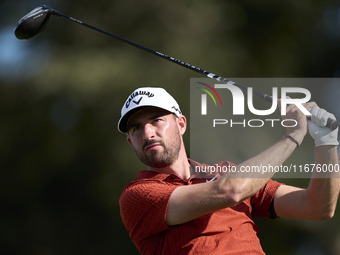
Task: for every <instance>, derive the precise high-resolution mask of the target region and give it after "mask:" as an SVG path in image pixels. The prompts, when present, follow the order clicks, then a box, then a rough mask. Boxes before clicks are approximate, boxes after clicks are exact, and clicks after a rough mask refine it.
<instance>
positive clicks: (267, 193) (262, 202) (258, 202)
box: [250, 180, 283, 218]
mask: <svg viewBox="0 0 340 255" xmlns="http://www.w3.org/2000/svg"><path fill="white" fill-rule="evenodd" d="M281 185H283V184H282V183H279V182H277V181H273V180H269V181H268V182H267V184H266V185H265V186H263V188H262V189H260V190H259V191H258V192H257V193H256V194H255V195H254V196H252V197H251V200H250V203H251V205H252V213H251V214H252V216H253V217H266V218H270V217H269V214H268V212H269V207H270V203H271V202H272V200H273V198H274V196H275V193H276V191H277V189H278V188H279V187H280V186H281Z"/></svg>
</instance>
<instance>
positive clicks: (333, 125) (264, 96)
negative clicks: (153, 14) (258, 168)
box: [50, 8, 338, 130]
mask: <svg viewBox="0 0 340 255" xmlns="http://www.w3.org/2000/svg"><path fill="white" fill-rule="evenodd" d="M50 11H51V13H52V14H54V15H57V16H60V17H63V18H66V19H68V20H71V21H73V22H76V23H78V24H80V25H83V26H86V27H88V28H91V29H93V30H95V31H98V32H100V33H103V34H106V35H108V36H111V37H114V38H115V39H118V40H120V41H122V42H125V43H127V44H130V45H132V46H134V47H137V48H139V49H142V50H144V51H147V52H149V53H152V54H154V55H156V56H159V57H161V58H163V59H166V60H168V61H171V62H173V63H176V64H178V65H181V66H184V67H186V68H188V69H190V70H193V71H195V72H197V73H200V74H203V75H205V76H207V77H209V78H211V79H215V80H216V81H219V82H223V83H227V84H232V85H234V86H237V87H238V88H240V89H242V90H243V91H247V89H248V88H247V87H246V86H244V85H241V84H238V83H236V82H233V81H231V80H228V79H226V78H224V77H222V76H219V75H216V74H214V73H211V72H208V71H206V70H203V69H201V68H199V67H196V66H193V65H191V64H188V63H186V62H184V61H181V60H179V59H176V58H173V57H170V56H168V55H165V54H163V53H161V52H158V51H155V50H152V49H150V48H147V47H145V46H143V45H140V44H137V43H134V42H132V41H130V40H127V39H125V38H123V37H120V36H117V35H115V34H112V33H109V32H107V31H105V30H102V29H99V28H97V27H94V26H91V25H89V24H86V23H84V22H82V21H80V20H77V19H75V18H72V17H70V16H67V15H65V14H63V13H61V12H58V11H56V10H54V9H52V8H50ZM253 94H254V95H255V96H257V97H259V98H261V99H263V100H265V101H267V102H269V103H272V101H273V98H272V97H271V96H270V95H267V94H264V93H262V92H259V91H256V90H253ZM307 117H309V116H307ZM326 126H327V127H329V128H331V129H333V130H334V129H336V128H337V127H338V123H337V121H336V120H333V119H330V118H329V119H328V120H327V125H326Z"/></svg>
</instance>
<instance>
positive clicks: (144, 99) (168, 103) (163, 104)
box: [118, 87, 182, 133]
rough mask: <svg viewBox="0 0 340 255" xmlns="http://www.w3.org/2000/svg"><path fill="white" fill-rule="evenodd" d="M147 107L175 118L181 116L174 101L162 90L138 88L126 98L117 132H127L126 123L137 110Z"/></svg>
mask: <svg viewBox="0 0 340 255" xmlns="http://www.w3.org/2000/svg"><path fill="white" fill-rule="evenodd" d="M148 107H158V108H161V109H164V110H167V111H169V112H172V113H174V114H175V115H176V116H177V117H179V116H181V115H182V112H181V110H180V108H179V105H178V103H177V102H176V100H175V99H174V98H173V97H172V96H171V95H170V94H169V93H168V92H167V91H166V90H165V89H163V88H151V87H143V88H138V89H136V90H135V91H134V92H132V93H131V95H130V96H129V97H128V98H127V100H126V102H125V104H124V105H123V107H122V111H121V117H120V119H119V121H118V130H119V131H120V132H122V133H126V131H127V127H126V125H127V122H128V120H129V119H130V117H131V116H132V115H133V114H134V113H136V112H137V111H139V110H142V109H144V108H148Z"/></svg>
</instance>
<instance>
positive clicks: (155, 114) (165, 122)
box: [127, 107, 184, 168]
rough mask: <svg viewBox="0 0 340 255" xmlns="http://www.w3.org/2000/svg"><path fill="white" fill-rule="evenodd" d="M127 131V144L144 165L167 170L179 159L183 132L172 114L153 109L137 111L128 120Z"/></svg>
mask: <svg viewBox="0 0 340 255" xmlns="http://www.w3.org/2000/svg"><path fill="white" fill-rule="evenodd" d="M183 118H184V117H183ZM127 130H128V131H127V133H128V138H127V139H128V142H129V143H130V145H131V146H132V147H133V148H134V150H135V152H136V154H137V156H138V158H139V159H140V160H141V161H142V162H143V163H144V164H146V165H147V166H149V167H156V168H161V167H167V166H169V165H171V164H172V163H173V162H175V161H176V160H177V159H178V156H179V152H180V148H181V143H182V139H181V135H182V133H181V132H183V131H181V130H182V128H181V125H180V124H179V120H178V118H177V117H176V116H175V115H173V114H172V113H170V112H168V111H165V110H163V109H160V108H155V107H150V108H147V109H143V110H140V111H138V112H137V113H135V114H134V115H132V117H131V118H130V119H129V121H128V123H127Z"/></svg>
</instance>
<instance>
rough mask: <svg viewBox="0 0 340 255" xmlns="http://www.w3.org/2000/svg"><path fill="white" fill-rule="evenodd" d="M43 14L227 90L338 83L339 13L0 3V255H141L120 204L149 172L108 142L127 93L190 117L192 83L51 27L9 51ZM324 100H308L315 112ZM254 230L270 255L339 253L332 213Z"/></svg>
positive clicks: (301, 4)
mask: <svg viewBox="0 0 340 255" xmlns="http://www.w3.org/2000/svg"><path fill="white" fill-rule="evenodd" d="M41 4H47V5H49V6H51V7H53V8H55V9H57V10H59V11H60V12H62V13H64V14H66V15H69V16H72V17H75V18H77V19H80V20H82V21H84V22H86V23H89V24H91V25H94V26H96V27H99V28H101V29H104V30H107V31H109V32H112V33H114V34H117V35H119V36H122V37H125V38H127V39H129V40H132V41H134V42H137V43H140V44H142V45H145V46H147V47H150V48H152V49H155V50H158V51H160V52H163V53H165V54H167V55H170V56H173V57H176V58H179V59H181V60H184V61H186V62H188V63H192V64H194V65H196V66H199V67H201V68H203V69H207V70H209V71H211V72H214V73H216V74H220V75H222V76H224V77H243V78H244V77H338V76H339V64H338V62H339V57H340V47H339V45H340V44H339V43H340V24H339V21H338V19H339V17H340V16H339V14H338V13H340V5H339V2H338V1H333V0H324V1H307V0H302V1H293V0H286V1H263V0H257V1H249V0H246V1H231V0H224V1H222V0H213V1H202V0H195V1H192V0H189V1H156V0H149V1H133V0H112V1H104V0H97V1H88V0H83V1H75V0H69V1H66V0H59V1H57V0H46V1H40V0H39V1H38V0H30V1H28V0H25V1H24V0H21V1H16V0H13V1H12V0H11V1H9V0H2V1H0V14H1V15H0V29H1V31H2V32H1V34H0V43H1V48H2V49H1V51H0V69H1V71H0V74H1V75H0V120H1V122H0V169H1V177H0V201H1V205H0V253H1V254H11V255H12V254H13V255H17V254H18V255H19V254H25V255H30V254H32V255H33V254H34V255H39V254H46V255H55V254H64V255H67V254H103V255H104V254H138V252H137V250H136V248H135V247H134V245H133V243H132V242H131V241H130V239H129V236H128V233H127V232H126V230H125V229H124V226H123V224H122V222H121V219H120V216H119V205H118V199H119V196H120V193H121V192H122V189H123V187H124V186H125V185H126V184H127V183H128V182H129V181H131V180H133V179H134V178H135V177H136V176H137V172H138V171H139V170H141V169H143V168H144V166H143V165H141V163H139V161H138V159H137V158H136V157H135V155H134V152H133V150H132V149H131V148H129V146H128V144H127V143H126V140H125V135H123V134H120V133H119V132H118V131H117V129H116V125H117V121H118V119H119V116H120V109H121V106H122V105H123V103H124V101H125V99H126V97H127V96H128V94H129V93H130V92H132V91H133V90H134V89H135V88H137V87H139V86H161V87H164V88H166V89H167V90H168V91H169V92H170V93H171V94H173V96H174V97H175V98H176V99H177V100H178V102H179V103H180V105H181V108H182V111H183V112H184V114H186V115H187V116H188V115H189V84H190V78H191V77H197V76H198V75H197V74H195V73H192V72H191V71H189V70H186V69H184V68H182V67H179V66H177V65H174V64H172V63H170V62H167V61H164V60H162V59H160V58H157V57H155V56H152V55H150V54H148V53H145V52H143V51H141V50H139V49H135V48H133V47H131V46H129V45H125V44H123V43H122V42H119V41H117V40H114V39H112V38H109V37H107V36H105V35H102V34H99V33H97V32H94V31H91V30H89V29H87V28H85V27H83V26H80V25H77V24H75V23H72V22H70V21H67V20H65V19H61V18H58V17H51V20H50V22H49V26H48V27H47V29H46V31H45V32H44V33H43V34H42V35H40V36H39V37H37V38H35V39H33V40H29V41H19V40H17V39H15V38H14V34H13V33H12V30H13V28H14V26H15V24H16V22H17V21H18V20H19V19H20V18H21V17H22V16H23V15H25V14H26V13H28V12H29V11H31V10H32V9H34V8H35V7H36V6H38V5H41ZM6 29H7V30H6ZM8 29H10V30H11V32H10V35H11V38H10V39H8V41H6V42H7V43H4V40H5V31H8ZM8 35H9V33H6V38H8ZM28 53H30V54H28ZM8 55H9V56H8ZM19 57H20V58H19ZM15 60H17V61H15ZM29 74H30V75H29ZM256 89H257V90H259V91H266V90H268V88H261V87H258V88H256ZM326 90H327V88H326V87H324V86H323V85H322V84H320V87H318V88H312V91H311V92H312V95H313V100H315V101H317V102H318V103H319V104H320V105H321V106H322V105H323V104H325V105H327V103H328V105H329V102H328V100H327V99H326V97H325V96H323V95H324V91H326ZM337 91H339V90H337ZM334 93H338V92H336V91H334ZM334 93H333V94H334ZM335 98H336V97H335ZM188 117H189V116H188ZM337 117H338V119H340V118H339V117H340V116H337ZM264 135H265V136H270V133H266V134H264ZM240 139H242V134H240ZM185 142H186V144H187V148H188V150H189V142H190V134H187V135H186V137H185ZM235 146H237V144H235ZM256 148H257V144H251V143H250V144H248V145H247V151H245V154H244V155H243V156H245V155H248V154H247V153H249V151H253V150H256ZM238 149H240V148H238ZM309 154H310V153H309ZM309 156H311V155H309ZM241 157H242V155H241ZM245 159H246V158H245ZM289 182H290V184H295V185H299V186H304V187H305V186H306V185H307V184H308V181H307V180H289ZM256 222H257V223H258V224H259V226H260V238H261V242H262V245H263V248H264V250H265V251H266V252H267V253H268V254H299V255H300V254H331V255H335V254H340V246H339V243H340V242H339V241H340V231H339V223H340V216H339V211H337V212H336V215H335V217H334V218H333V219H331V220H328V221H324V222H308V221H296V220H283V219H278V220H275V221H269V220H262V219H258V220H256Z"/></svg>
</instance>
